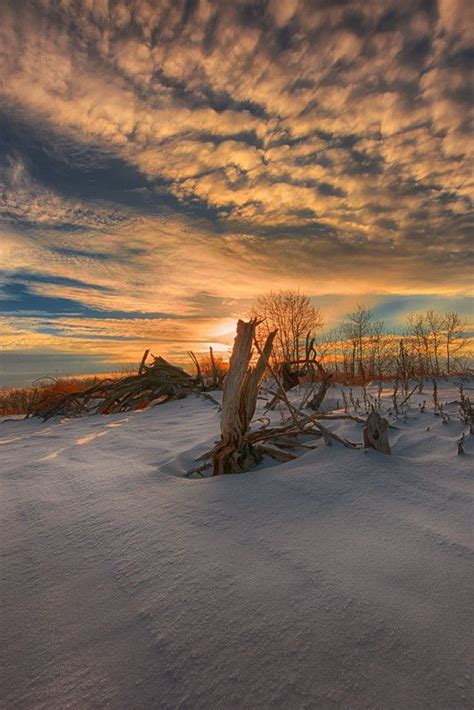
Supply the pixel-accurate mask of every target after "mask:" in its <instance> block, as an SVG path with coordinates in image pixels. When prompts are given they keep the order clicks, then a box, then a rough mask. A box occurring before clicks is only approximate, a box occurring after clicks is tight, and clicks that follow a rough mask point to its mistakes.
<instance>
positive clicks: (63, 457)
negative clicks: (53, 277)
mask: <svg viewBox="0 0 474 710" xmlns="http://www.w3.org/2000/svg"><path fill="white" fill-rule="evenodd" d="M441 394H442V396H443V398H444V400H445V401H446V402H447V401H452V400H454V399H455V398H456V390H455V389H454V388H453V390H452V391H451V390H450V389H449V386H448V385H446V386H445V387H444V389H443V390H442V391H441ZM338 396H339V395H338V390H337V388H334V390H333V392H332V393H330V397H332V398H334V399H337V398H338ZM424 398H427V395H425V396H424V397H423V399H424ZM420 401H421V398H419V399H418V400H417V398H416V397H414V398H413V402H411V405H412V406H411V409H410V410H409V411H408V413H407V415H406V417H403V416H402V417H400V418H399V421H398V422H397V426H398V427H399V428H398V429H397V430H393V431H391V432H390V439H391V444H392V452H393V455H392V456H384V455H383V454H379V453H377V452H375V451H372V450H369V451H368V452H365V451H364V450H357V451H353V450H348V449H345V448H343V447H340V446H338V445H334V446H332V447H326V446H324V444H323V443H320V444H319V445H318V448H317V449H315V450H308V451H307V452H306V453H304V455H302V456H301V457H300V458H299V459H298V460H296V461H292V462H290V463H285V464H280V465H278V466H277V465H273V464H272V465H268V464H265V465H263V466H261V467H260V469H256V470H254V471H252V472H249V473H246V474H241V475H237V476H220V477H218V478H209V479H205V480H199V481H197V480H189V479H186V478H184V477H183V474H184V472H185V471H186V470H187V469H188V468H190V467H191V466H193V465H194V462H195V458H196V457H197V456H199V454H201V453H202V452H203V451H206V450H209V449H210V448H211V447H212V445H213V443H214V441H215V439H216V437H217V433H218V423H219V414H218V412H217V408H216V406H215V405H213V403H212V402H210V401H206V400H203V399H201V398H198V397H190V398H188V399H186V400H184V401H179V402H172V403H170V404H167V405H166V406H164V407H160V408H154V409H150V410H146V411H143V412H137V413H132V414H127V415H125V416H124V415H113V416H109V417H102V416H94V417H90V418H86V419H79V420H71V419H53V420H51V421H49V422H47V423H45V424H43V423H41V422H39V421H37V420H27V421H18V420H7V421H5V422H3V423H2V424H1V425H0V456H1V466H2V474H1V507H2V516H1V523H0V534H1V539H2V551H1V585H2V620H1V628H2V636H3V644H2V650H1V655H2V667H3V669H4V670H3V673H2V679H1V680H0V684H1V697H2V703H3V705H2V706H3V707H5V708H32V707H35V708H65V707H82V708H84V707H87V708H88V707H111V708H145V707H159V708H193V709H196V708H270V707H272V708H273V707H281V708H292V709H293V708H337V707H339V708H341V707H342V708H382V707H383V708H401V707H403V708H420V709H421V708H423V709H426V708H440V709H443V710H446V708H470V707H472V705H473V695H472V686H471V685H470V665H471V662H472V652H473V645H472V635H471V634H470V632H469V627H470V619H471V618H472V548H473V539H472V517H471V516H472V508H471V492H472V462H473V453H474V447H473V445H472V443H473V442H472V439H473V438H474V437H467V439H466V445H465V454H464V456H458V455H457V454H456V450H457V449H456V442H457V440H458V439H459V437H460V435H461V433H462V431H463V428H464V427H463V424H462V422H461V421H459V419H458V418H457V416H456V412H455V408H452V410H451V416H450V418H449V419H448V420H447V421H445V422H443V420H442V417H440V416H435V415H434V413H433V411H432V410H430V409H429V408H428V406H427V408H426V409H425V410H424V411H422V410H420V408H418V404H419V403H420ZM445 411H447V412H449V411H450V410H449V407H447V408H446V409H445ZM329 424H330V425H331V426H332V428H333V429H334V430H335V431H338V432H339V433H341V434H344V435H345V436H347V437H348V438H350V439H352V440H359V441H360V440H361V430H362V426H361V425H360V424H357V423H355V422H350V421H349V422H329Z"/></svg>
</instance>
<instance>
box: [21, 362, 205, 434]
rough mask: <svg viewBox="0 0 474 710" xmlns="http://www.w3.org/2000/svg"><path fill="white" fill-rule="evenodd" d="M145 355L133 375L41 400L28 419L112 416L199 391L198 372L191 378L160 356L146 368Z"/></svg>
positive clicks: (105, 380) (107, 380) (103, 381)
mask: <svg viewBox="0 0 474 710" xmlns="http://www.w3.org/2000/svg"><path fill="white" fill-rule="evenodd" d="M148 352H149V351H148V350H147V351H145V354H144V355H143V358H142V360H141V363H140V366H139V368H138V372H137V374H136V375H129V376H127V377H121V378H118V379H110V378H108V379H104V380H102V381H101V382H99V383H97V384H95V385H93V386H92V387H89V388H87V389H85V390H82V391H80V392H74V393H72V394H67V395H59V397H58V398H57V399H56V400H55V401H54V402H53V403H51V399H50V398H49V399H48V400H46V401H44V400H42V399H41V398H40V399H38V400H37V402H36V403H35V406H34V407H33V408H32V410H31V411H30V412H29V415H30V416H39V417H42V418H43V419H44V420H45V421H46V420H47V419H50V418H51V417H54V416H57V415H61V416H71V417H76V416H83V415H86V414H114V413H117V412H126V411H131V410H135V409H143V408H144V407H146V406H148V405H150V404H162V403H164V402H168V401H169V400H171V399H181V398H183V397H186V396H187V395H188V394H189V393H190V392H192V391H200V388H201V378H200V372H199V371H198V374H197V376H196V377H193V376H192V375H190V374H189V373H188V372H186V371H185V370H183V369H182V368H181V367H177V366H175V365H172V364H171V363H169V362H168V361H167V360H165V359H164V358H162V357H159V356H158V357H154V356H152V358H153V360H152V362H151V363H150V364H149V365H147V364H146V360H147V357H148Z"/></svg>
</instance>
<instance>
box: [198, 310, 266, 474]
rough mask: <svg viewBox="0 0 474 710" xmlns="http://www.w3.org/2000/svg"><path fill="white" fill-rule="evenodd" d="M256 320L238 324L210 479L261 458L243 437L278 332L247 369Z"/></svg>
mask: <svg viewBox="0 0 474 710" xmlns="http://www.w3.org/2000/svg"><path fill="white" fill-rule="evenodd" d="M257 323H258V321H257V319H256V318H253V319H252V320H250V321H249V322H248V323H246V322H244V321H242V320H239V322H238V323H237V335H236V338H235V341H234V347H233V349H232V355H231V358H230V362H229V370H228V372H227V376H226V379H225V385H224V394H223V398H222V419H221V440H220V442H219V443H218V444H217V446H216V448H215V449H214V452H213V456H212V460H213V475H214V476H218V475H221V474H224V473H241V472H242V471H248V470H249V469H250V468H252V466H253V465H255V464H256V463H258V461H259V460H260V458H261V455H260V454H259V452H258V451H257V450H256V449H255V448H254V446H253V445H252V444H251V442H250V441H248V440H247V438H246V435H247V433H248V430H249V426H250V422H251V420H252V417H253V415H254V414H255V408H256V405H257V395H258V388H259V384H260V381H261V379H262V377H263V374H264V372H265V369H266V367H267V365H268V359H269V357H270V354H271V351H272V347H273V340H274V338H275V335H276V333H277V331H276V330H275V331H274V332H272V333H270V335H269V336H268V338H267V340H266V343H265V346H264V348H263V350H262V352H261V355H260V357H259V359H258V361H257V364H256V365H255V367H253V368H252V367H250V361H251V359H252V345H253V342H254V339H255V330H256V327H257Z"/></svg>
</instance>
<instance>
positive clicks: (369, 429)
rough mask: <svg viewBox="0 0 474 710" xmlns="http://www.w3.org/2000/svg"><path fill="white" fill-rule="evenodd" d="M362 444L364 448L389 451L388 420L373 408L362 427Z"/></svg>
mask: <svg viewBox="0 0 474 710" xmlns="http://www.w3.org/2000/svg"><path fill="white" fill-rule="evenodd" d="M364 446H365V448H366V449H368V448H372V449H375V450H376V451H381V452H382V453H383V454H390V453H391V451H390V443H389V441H388V421H387V420H386V419H384V418H383V417H381V416H380V414H379V413H378V412H376V411H375V409H373V410H372V411H371V412H370V414H369V416H368V417H367V421H366V425H365V429H364Z"/></svg>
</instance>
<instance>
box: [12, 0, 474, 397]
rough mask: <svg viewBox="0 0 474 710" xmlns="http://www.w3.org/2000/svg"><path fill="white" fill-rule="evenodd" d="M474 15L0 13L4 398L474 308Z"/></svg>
mask: <svg viewBox="0 0 474 710" xmlns="http://www.w3.org/2000/svg"><path fill="white" fill-rule="evenodd" d="M473 29H474V3H472V2H471V0H437V1H436V0H360V1H356V0H354V1H350V0H349V1H343V0H311V1H309V0H256V1H254V2H243V1H241V0H232V1H230V0H229V1H225V0H221V1H220V2H217V1H213V0H170V1H169V2H168V1H167V0H154V2H151V1H149V2H148V1H146V0H29V1H28V2H27V1H26V0H23V1H22V0H2V1H1V2H0V341H1V353H0V385H7V384H17V383H20V382H26V381H29V380H31V379H32V378H33V377H38V376H40V375H42V374H52V373H68V374H73V373H76V372H103V371H110V370H113V369H116V368H117V367H119V366H120V365H121V364H123V363H130V362H136V361H138V360H139V359H140V356H141V353H142V352H143V351H144V350H145V348H148V347H151V348H152V351H153V352H155V353H156V354H157V353H160V354H162V355H164V356H165V357H169V358H171V359H181V360H182V359H183V353H184V352H185V351H186V350H188V349H193V350H195V351H196V352H200V351H204V350H206V349H207V347H208V346H209V345H210V344H211V345H213V346H214V348H215V350H216V351H217V352H219V351H222V352H227V350H228V347H229V344H230V343H231V342H232V339H233V332H234V328H235V319H236V318H237V317H239V316H245V315H246V314H247V313H248V311H249V308H250V307H251V304H252V302H253V301H254V299H255V298H256V297H257V296H258V295H259V294H262V293H265V292H267V291H269V290H272V289H273V290H278V289H286V288H293V289H296V288H298V289H300V290H301V291H302V292H304V293H307V294H308V295H310V296H311V297H312V299H313V300H314V302H315V303H316V304H318V305H320V306H321V309H322V311H323V314H324V315H325V318H326V324H327V327H331V326H332V325H334V323H335V322H336V321H337V320H338V319H341V318H343V317H344V314H345V313H347V312H348V311H350V310H351V309H352V308H353V307H354V306H355V304H356V303H364V304H368V305H369V306H370V307H371V308H372V309H373V310H374V312H375V314H376V315H377V316H379V317H383V318H384V319H385V320H386V321H387V322H388V323H389V324H393V325H396V324H400V323H401V322H402V321H403V319H404V318H405V316H406V314H407V313H409V312H410V311H417V310H422V309H424V308H428V307H433V308H437V309H439V310H447V309H452V308H455V309H457V310H459V311H460V312H461V313H463V314H464V315H465V316H466V317H467V318H468V320H469V321H470V322H472V321H474V318H473V310H472V285H473V281H472V274H473V271H472V266H473V264H472V261H473V260H472V235H473V229H472V182H473V181H472V165H473V163H472V152H473V141H472V133H471V134H470V132H469V131H470V123H469V120H470V118H472V113H470V112H471V111H472V100H473V85H472V77H473V73H472V64H473V58H474V49H473V42H472V40H473V34H474V32H473Z"/></svg>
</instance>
